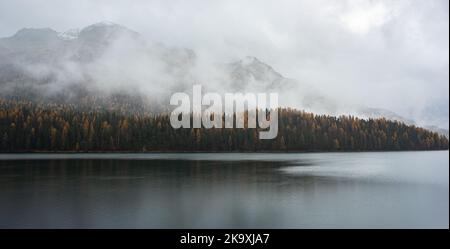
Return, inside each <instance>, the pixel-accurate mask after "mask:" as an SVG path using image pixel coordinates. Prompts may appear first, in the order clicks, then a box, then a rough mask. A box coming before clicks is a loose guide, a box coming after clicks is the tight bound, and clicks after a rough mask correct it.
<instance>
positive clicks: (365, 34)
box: [0, 0, 449, 125]
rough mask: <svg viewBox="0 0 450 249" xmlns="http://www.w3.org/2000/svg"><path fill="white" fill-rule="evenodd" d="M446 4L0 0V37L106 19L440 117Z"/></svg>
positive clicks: (368, 100) (219, 56)
mask: <svg viewBox="0 0 450 249" xmlns="http://www.w3.org/2000/svg"><path fill="white" fill-rule="evenodd" d="M448 11H449V6H448V1H446V0H430V1H422V0H400V1H390V0H386V1H382V0H379V1H377V0H344V1H334V0H328V1H326V0H318V1H304V0H303V1H302V0H300V1H298V0H277V1H275V0H273V1H269V0H249V1H238V0H223V1H201V0H191V1H182V0H173V1H165V0H154V1H144V0H135V1H126V0H118V1H114V2H112V1H107V0H95V1H91V0H77V1H59V0H45V1H25V0H16V1H7V0H0V36H10V35H12V34H13V33H14V32H16V31H17V30H18V29H20V28H22V27H51V28H54V29H56V30H58V31H64V30H67V29H70V28H77V27H84V26H86V25H89V24H91V23H95V22H98V21H101V20H109V21H113V22H115V23H119V24H121V25H124V26H127V27H129V28H131V29H134V30H136V31H138V32H139V33H141V34H143V35H144V36H145V37H147V38H148V39H150V40H154V41H161V42H163V43H165V44H168V45H171V46H181V47H187V48H192V49H194V50H195V51H196V53H197V54H198V56H199V57H208V58H210V59H211V60H215V61H217V62H223V61H233V60H236V59H238V58H242V57H244V56H247V55H252V56H256V57H258V58H259V59H260V60H262V61H264V62H266V63H268V64H270V65H271V66H273V67H274V68H275V69H276V70H277V71H279V72H280V73H282V74H283V75H284V76H286V77H290V78H295V79H298V80H300V81H301V82H305V83H308V84H312V85H314V86H315V87H317V88H319V89H320V90H322V91H323V92H325V93H328V94H329V95H333V96H336V97H337V98H338V99H340V100H341V101H342V102H353V103H359V104H365V105H368V106H375V107H383V108H387V109H390V110H393V111H395V112H398V113H400V114H402V115H405V116H411V115H416V116H420V113H421V112H422V111H423V110H424V109H427V108H428V106H440V107H441V108H440V109H441V112H442V115H445V116H446V117H447V119H446V120H447V121H446V122H447V125H448V100H449V97H448V90H449V87H448V86H449V73H448V68H449V33H448V32H449V31H448V30H449V15H448V14H449V12H448Z"/></svg>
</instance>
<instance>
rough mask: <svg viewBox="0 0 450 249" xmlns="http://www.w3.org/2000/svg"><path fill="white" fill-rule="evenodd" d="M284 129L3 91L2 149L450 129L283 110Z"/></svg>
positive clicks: (422, 144) (384, 143)
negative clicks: (204, 123)
mask: <svg viewBox="0 0 450 249" xmlns="http://www.w3.org/2000/svg"><path fill="white" fill-rule="evenodd" d="M278 116H279V128H278V136H277V138H276V139H273V140H260V139H258V133H259V129H214V128H213V129H174V128H172V127H171V125H170V122H169V115H168V114H150V113H143V112H134V113H132V112H126V111H120V110H110V109H106V108H100V107H99V108H91V109H80V108H77V107H75V106H73V105H70V104H37V103H35V102H29V101H19V100H6V99H0V136H1V137H0V152H30V151H36V152H37V151H68V152H91V151H92V152H100V151H111V152H116V151H117V152H120V151H133V152H145V151H211V152H212V151H224V152H225V151H227V152H228V151H230V152H232V151H248V152H252V151H274V152H278V151H390V150H393V151H397V150H447V149H448V145H449V142H448V139H447V138H446V137H445V136H442V135H439V134H437V133H434V132H430V131H428V130H426V129H423V128H419V127H415V126H408V125H405V124H403V123H400V122H397V121H389V120H386V119H369V120H365V119H359V118H356V117H353V116H340V117H332V116H326V115H314V114H312V113H307V112H304V111H298V110H294V109H280V110H279V114H278Z"/></svg>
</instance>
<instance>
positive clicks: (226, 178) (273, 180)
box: [0, 151, 449, 228]
mask: <svg viewBox="0 0 450 249" xmlns="http://www.w3.org/2000/svg"><path fill="white" fill-rule="evenodd" d="M448 227H449V153H448V151H438V152H384V153H382V152H380V153H305V154H246V153H238V154H233V153H232V154H229V153H211V154H196V153H189V154H188V153H187V154H15V155H11V154H8V155H7V154H0V228H448Z"/></svg>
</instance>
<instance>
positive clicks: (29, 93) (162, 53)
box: [0, 22, 448, 133]
mask: <svg viewBox="0 0 450 249" xmlns="http://www.w3.org/2000/svg"><path fill="white" fill-rule="evenodd" d="M205 64H206V66H205ZM199 83H200V84H202V85H204V86H205V88H206V89H207V90H214V91H217V92H237V91H240V92H279V93H280V94H281V95H282V96H283V98H280V105H282V106H285V107H295V108H299V109H305V110H307V111H312V112H316V113H324V114H331V115H340V114H355V115H357V116H360V117H364V118H379V117H385V118H388V119H393V120H398V121H402V122H405V123H407V124H416V123H417V122H416V120H413V119H411V118H405V117H402V116H401V115H398V114H396V113H394V112H392V111H389V110H385V109H379V108H372V107H366V106H350V107H349V106H343V105H342V104H341V103H340V101H337V100H335V99H334V98H333V96H327V95H325V94H324V93H323V92H320V91H318V90H317V89H316V88H315V87H314V86H313V85H310V84H307V83H304V82H299V81H297V80H295V79H290V78H287V77H284V76H283V75H282V74H280V73H279V72H277V71H276V70H275V69H274V68H272V67H271V66H270V65H268V64H266V63H264V62H263V61H261V60H259V59H258V58H256V57H253V56H247V57H245V58H242V59H240V60H237V61H234V62H229V63H224V62H219V63H217V62H211V61H206V62H204V61H201V59H200V58H198V57H197V56H196V54H195V52H194V51H192V50H190V49H186V48H177V47H169V46H166V45H164V44H161V43H157V42H152V41H148V40H146V39H144V38H143V37H142V36H141V35H140V34H139V33H138V32H136V31H133V30H131V29H128V28H126V27H124V26H121V25H119V24H115V23H111V22H101V23H96V24H92V25H89V26H87V27H84V28H81V29H70V30H67V31H64V32H57V31H55V30H52V29H49V28H43V29H34V28H24V29H21V30H19V31H18V32H17V33H16V34H14V35H13V36H11V37H6V38H2V39H0V87H1V90H2V91H1V92H0V96H3V97H16V98H26V99H30V100H40V101H45V100H50V101H53V102H55V101H57V102H69V103H73V104H77V105H80V104H83V103H84V104H86V105H90V101H92V99H93V98H94V97H95V99H96V102H98V103H103V102H104V103H107V104H105V105H109V106H110V105H111V104H110V102H111V99H112V100H113V101H114V103H116V104H117V106H130V103H133V104H131V106H132V108H130V109H134V108H135V107H138V106H152V109H155V110H164V109H166V108H167V105H168V99H169V96H170V94H171V93H173V92H175V91H185V92H189V91H191V89H192V85H193V84H199ZM447 109H448V107H447ZM447 112H448V111H447ZM430 113H437V112H436V111H433V112H431V111H430ZM434 116H438V117H442V115H441V114H439V115H434V114H433V117H426V118H425V120H433V119H435V118H436V117H434ZM447 120H448V115H447ZM444 121H445V120H444ZM428 124H429V125H432V126H433V127H434V126H436V124H435V123H433V122H430V123H428ZM421 125H427V123H425V124H423V123H421ZM434 130H439V131H441V130H442V127H441V128H439V126H436V127H435V128H434ZM441 132H442V131H441ZM443 133H445V130H444V131H443ZM447 133H448V131H447Z"/></svg>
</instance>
